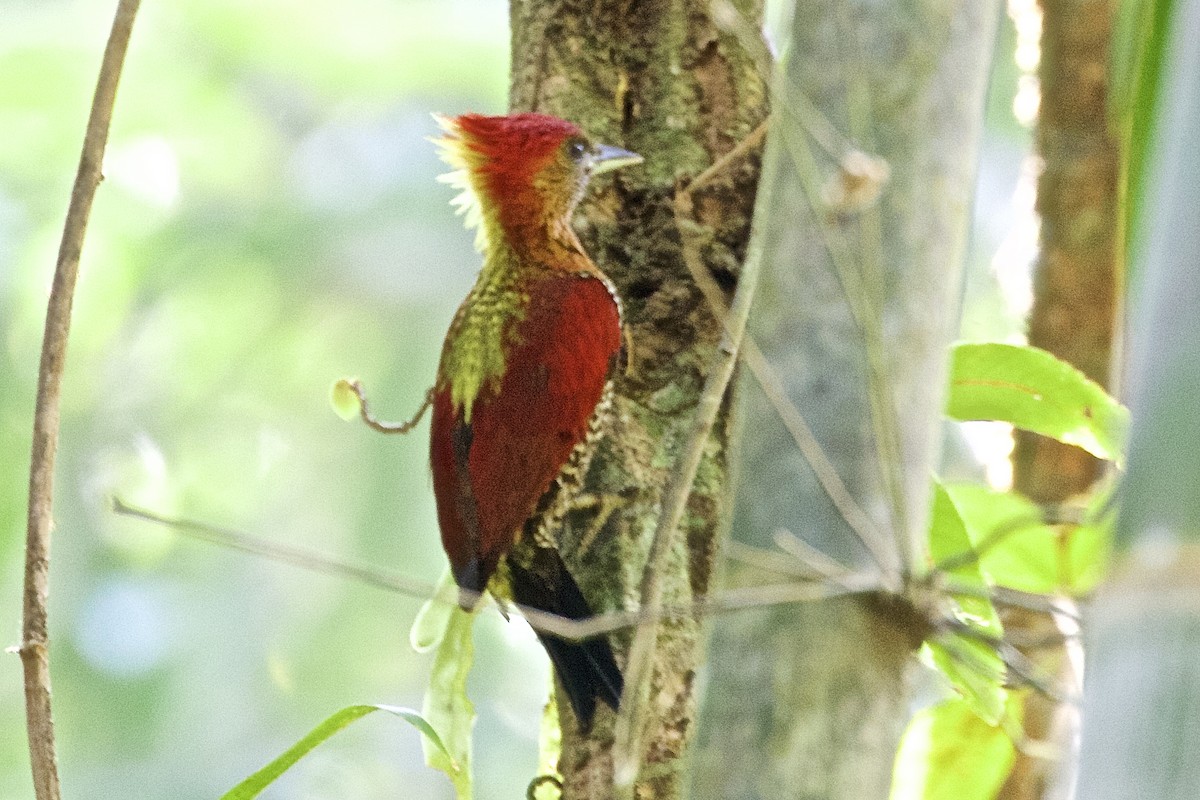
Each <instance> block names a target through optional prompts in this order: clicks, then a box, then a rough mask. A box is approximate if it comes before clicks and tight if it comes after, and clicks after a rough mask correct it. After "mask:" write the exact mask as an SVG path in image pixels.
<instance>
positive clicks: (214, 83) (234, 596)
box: [0, 0, 1028, 800]
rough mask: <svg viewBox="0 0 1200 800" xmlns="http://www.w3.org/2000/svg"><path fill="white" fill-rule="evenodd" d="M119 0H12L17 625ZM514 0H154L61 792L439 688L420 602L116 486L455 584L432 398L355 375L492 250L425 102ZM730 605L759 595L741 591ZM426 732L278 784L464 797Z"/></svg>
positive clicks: (442, 101) (201, 785)
mask: <svg viewBox="0 0 1200 800" xmlns="http://www.w3.org/2000/svg"><path fill="white" fill-rule="evenodd" d="M113 6H114V4H113V3H109V2H100V3H98V2H82V0H59V1H54V0H37V1H36V2H35V0H0V442H2V443H3V446H2V447H0V532H2V533H3V540H2V541H3V549H2V550H0V558H3V567H4V569H3V572H2V573H0V608H4V609H7V612H8V619H9V631H10V633H9V639H8V641H7V642H5V644H14V645H15V644H16V643H17V642H18V639H19V613H20V611H19V609H20V581H21V572H22V545H23V539H24V515H25V497H26V482H27V470H28V453H29V437H30V425H31V419H32V412H33V400H34V391H35V381H36V373H37V362H38V351H39V347H40V341H41V331H42V318H43V314H44V313H45V302H46V297H47V291H48V286H49V281H50V277H51V273H52V268H53V263H54V258H55V252H56V249H57V242H58V237H59V234H60V230H61V225H62V219H63V215H64V213H65V209H66V203H67V198H68V195H69V191H70V185H71V181H72V179H73V176H74V171H75V166H76V161H77V158H78V148H79V144H80V141H81V138H82V132H83V127H84V122H85V119H86V115H87V111H88V106H89V103H90V97H91V92H92V88H93V86H94V82H95V76H96V69H97V66H98V63H99V54H100V51H101V48H102V47H103V43H104V39H105V36H106V35H107V31H108V26H109V24H110V21H111V14H112V11H113ZM507 48H508V22H507V7H506V4H504V3H502V2H499V0H390V1H389V0H355V2H353V3H335V2H330V1H329V0H319V1H315V2H307V3H294V2H283V1H282V0H259V1H258V2H253V3H247V2H243V1H242V0H175V1H174V2H171V3H159V2H153V0H151V1H150V2H147V3H145V4H144V5H143V7H142V11H141V13H140V16H139V19H138V20H137V23H136V25H135V28H134V35H133V41H132V45H131V49H130V55H129V58H128V61H127V64H126V71H125V76H124V78H123V81H122V85H121V90H120V93H119V95H118V101H117V110H116V116H115V122H114V126H113V130H112V136H111V140H110V143H109V151H108V156H107V159H106V168H105V174H106V180H105V182H104V183H103V184H102V186H101V188H100V192H99V195H98V198H97V202H96V206H95V210H94V213H93V216H92V221H91V225H90V228H89V231H88V237H87V243H86V246H85V248H84V255H83V263H82V272H81V278H80V283H79V287H78V292H77V296H76V305H75V316H74V328H73V331H72V339H71V348H70V354H69V360H68V368H67V373H66V376H65V380H64V385H63V420H62V444H61V447H60V452H59V463H58V477H57V494H56V519H57V531H56V535H55V541H54V550H53V567H52V575H51V594H52V599H51V634H52V647H53V649H52V670H53V675H54V699H55V704H56V705H55V710H56V717H57V730H58V735H59V742H60V753H59V755H60V763H61V768H62V774H63V780H64V784H65V789H66V796H69V797H87V798H96V799H100V798H130V797H136V798H147V799H153V798H192V797H195V798H215V797H217V796H219V795H220V794H221V793H222V792H223V791H225V790H227V789H228V788H230V787H231V786H232V785H233V784H235V783H236V782H237V781H238V780H240V779H241V778H243V777H244V776H245V775H247V774H248V773H250V772H252V771H253V770H255V769H257V768H258V767H260V766H261V765H262V764H263V763H265V762H266V761H267V760H269V759H270V758H272V757H274V756H275V755H277V754H278V753H279V752H281V751H282V750H283V749H285V748H286V747H287V746H288V745H290V744H291V743H292V742H294V741H295V740H296V739H297V738H299V737H300V736H301V735H303V733H304V732H306V731H307V730H308V729H309V728H310V727H311V726H313V725H315V724H316V723H317V722H318V721H320V720H321V719H323V718H324V717H325V716H326V715H328V714H330V713H332V712H333V711H335V710H337V709H338V708H341V707H342V706H345V705H349V704H352V703H363V702H383V703H391V704H396V705H408V706H413V707H418V708H419V707H420V703H421V694H422V690H423V686H424V683H425V678H426V674H427V670H428V668H429V658H428V657H427V656H417V655H415V654H414V653H413V652H412V651H411V649H410V648H409V646H408V643H407V631H408V627H409V625H410V623H411V621H412V618H413V615H414V613H415V612H416V609H417V608H418V606H419V604H420V601H419V600H417V599H411V598H407V597H402V596H399V595H394V594H390V593H386V592H382V591H380V590H378V589H373V588H369V587H365V586H361V585H358V584H356V583H353V582H351V581H349V580H347V579H345V578H341V577H337V576H330V575H321V574H312V573H308V572H303V571H300V570H298V569H295V568H293V567H290V566H286V565H282V564H278V563H274V562H271V561H266V560H262V559H259V558H254V557H251V556H247V555H244V554H241V553H238V552H234V551H229V550H223V549H221V548H216V547H213V546H210V545H205V544H200V543H196V542H193V541H190V540H187V539H184V538H181V537H179V536H177V535H176V534H174V533H171V532H169V531H166V530H163V529H161V528H157V527H154V526H151V525H148V524H146V523H142V522H137V521H133V520H128V519H122V518H118V517H115V516H114V515H113V514H112V513H111V512H110V511H108V510H107V509H108V505H107V504H108V498H109V497H110V496H112V495H113V494H119V495H121V496H122V497H123V498H124V499H126V500H127V501H129V502H131V503H134V504H137V505H141V506H144V507H147V508H150V509H153V510H156V511H158V512H161V513H164V514H168V515H175V516H182V517H189V518H194V519H199V520H204V521H207V522H211V523H214V524H218V525H224V526H229V527H234V528H237V529H240V530H244V531H246V532H249V533H252V534H254V535H257V536H261V537H263V538H266V539H269V540H274V541H278V542H284V543H289V544H295V545H303V546H306V547H310V548H313V549H316V550H320V551H322V552H326V553H329V554H331V555H336V556H338V557H340V558H345V559H350V560H355V561H359V562H362V563H367V564H373V565H376V566H378V567H380V568H383V569H389V570H394V571H397V572H401V573H403V574H405V575H407V576H410V577H414V578H420V579H425V580H428V581H430V582H432V581H434V580H435V579H436V578H437V576H438V575H439V573H440V572H441V569H442V564H443V556H442V554H441V551H440V547H439V545H438V539H437V533H436V524H435V520H434V515H433V505H432V497H431V493H430V484H429V478H428V473H427V469H426V466H425V433H424V430H425V429H424V428H422V429H420V430H419V431H418V432H417V433H416V434H414V435H413V436H410V437H384V436H380V435H378V434H375V433H373V432H371V431H369V430H367V429H366V428H365V427H364V426H362V425H359V424H347V423H345V422H342V421H341V420H339V419H338V418H337V417H336V416H335V415H334V414H333V412H332V410H331V409H330V406H329V402H328V391H329V387H330V385H331V383H332V382H333V381H334V380H335V379H337V378H339V377H342V376H357V377H359V378H361V379H362V380H363V381H364V383H365V385H366V387H367V389H368V392H369V395H370V397H371V399H372V400H373V402H374V404H375V407H376V410H377V412H378V413H379V414H380V415H382V416H385V417H390V418H404V417H407V416H408V415H409V414H410V413H411V412H412V411H413V410H415V409H416V408H417V407H418V405H419V403H420V401H421V398H422V396H423V394H424V392H425V390H426V388H427V387H428V385H429V384H430V383H431V380H432V377H433V374H434V369H435V365H436V358H437V355H438V348H439V346H440V341H441V337H442V335H443V332H444V331H445V328H446V326H447V325H448V323H449V320H450V318H451V315H452V314H453V312H454V309H455V307H456V306H457V303H458V301H459V299H460V298H461V297H462V295H463V294H464V293H465V292H466V291H467V289H468V287H469V286H470V283H471V281H472V279H473V277H474V273H475V270H476V268H477V265H478V260H477V257H476V254H475V253H474V252H473V250H472V247H471V239H472V237H471V236H470V235H468V234H466V233H464V232H463V231H462V228H461V222H460V220H459V219H458V218H456V217H455V216H453V214H452V212H451V210H450V208H449V206H448V205H447V203H448V201H449V199H450V197H451V194H452V192H451V190H450V189H449V188H447V187H446V186H444V185H442V184H439V183H437V182H436V181H435V180H434V178H435V176H436V175H437V174H439V173H441V172H443V171H444V168H443V166H442V165H441V164H440V163H439V162H438V161H437V158H436V156H435V152H434V148H433V146H432V145H431V144H430V143H429V142H428V141H426V138H425V137H427V136H430V135H434V134H435V133H436V128H435V125H434V123H433V121H432V120H431V119H430V116H429V112H430V111H444V112H449V113H455V112H461V111H464V110H468V109H471V110H480V111H487V112H496V113H499V112H500V111H502V110H503V109H504V108H505V105H506V98H505V93H506V89H507V81H508V76H507V63H508V51H507ZM1011 53H1012V32H1011V30H1006V43H1005V44H1002V46H1001V47H1000V48H999V54H998V57H997V65H998V69H999V70H1000V77H999V78H998V79H997V81H996V83H995V86H996V88H995V89H994V92H993V95H994V97H993V103H992V106H993V110H992V113H991V117H992V118H993V125H992V126H991V128H990V131H991V135H990V138H989V140H988V145H987V149H986V156H985V164H984V166H983V173H982V175H981V195H980V202H979V208H978V209H977V217H978V218H979V219H981V220H983V221H985V223H986V224H983V225H981V226H979V227H978V228H977V231H976V237H975V239H976V241H975V253H976V258H975V273H976V274H977V275H979V276H984V279H981V280H979V282H977V283H975V284H973V285H972V288H971V290H970V291H969V293H968V310H969V311H970V308H972V307H973V308H976V309H979V313H976V314H974V315H973V316H972V317H971V318H972V319H973V320H974V322H972V323H971V324H972V325H973V326H974V327H973V328H970V329H969V332H970V333H971V334H972V336H973V338H988V337H992V336H996V335H997V333H998V332H1004V331H1008V330H1011V326H1012V320H1013V319H1015V317H1014V316H1013V313H1012V312H1011V311H1009V310H1006V309H1005V306H1004V304H1003V302H1002V295H1001V293H1000V292H999V291H998V290H997V289H996V283H995V281H993V280H990V278H988V277H987V276H989V275H990V273H989V265H990V264H991V258H992V254H993V253H995V252H996V249H997V247H998V246H999V243H1000V241H1001V239H1003V238H1004V237H1005V236H1007V235H1008V230H1009V227H1010V225H1011V217H1012V215H1013V210H1012V203H1011V198H1012V196H1013V187H1014V184H1015V182H1016V176H1017V174H1018V171H1019V165H1020V161H1021V158H1022V155H1023V152H1024V147H1025V144H1026V142H1027V139H1028V134H1027V132H1026V131H1025V130H1024V129H1022V128H1021V127H1020V126H1018V125H1017V124H1016V123H1015V122H1014V121H1013V119H1012V114H1011V110H1010V109H1011V103H1012V95H1013V91H1014V89H1015V86H1016V82H1017V79H1016V68H1015V67H1014V66H1013V64H1012V56H1011ZM726 624H735V620H734V619H731V620H730V621H729V622H728V623H726ZM476 637H477V642H478V644H479V647H480V650H479V653H478V656H477V659H478V660H477V664H478V666H477V668H476V670H475V672H474V674H473V679H472V680H473V686H472V692H473V697H474V699H475V702H476V704H477V707H478V711H479V715H480V720H479V725H478V728H477V739H476V759H477V762H476V771H477V777H478V780H477V786H478V794H477V796H478V797H479V798H481V799H482V800H489V799H490V798H514V797H520V796H523V794H524V787H525V784H526V782H527V781H528V779H529V778H530V776H531V775H533V774H534V770H535V764H536V736H537V726H538V723H539V708H540V704H541V702H542V700H543V698H544V696H545V690H546V687H547V681H548V668H547V666H546V664H545V658H544V656H543V655H542V653H541V651H540V649H538V648H537V647H536V645H534V644H533V637H532V635H531V634H530V633H529V631H528V629H527V628H526V627H525V626H524V625H523V624H504V623H502V622H500V621H499V620H498V618H496V617H495V616H494V615H492V616H489V617H487V618H485V621H484V623H483V624H481V625H479V626H478V627H477V632H476ZM0 665H2V666H0V720H2V721H3V724H2V725H0V798H24V797H29V796H31V794H32V790H31V785H30V780H29V776H28V775H29V770H28V765H27V755H26V748H25V734H24V718H23V699H22V694H21V685H22V683H21V670H20V663H19V661H18V659H17V657H16V656H15V655H9V656H8V657H6V658H4V659H2V660H0ZM451 796H452V793H451V790H450V786H449V783H448V782H447V781H446V780H445V779H444V778H443V776H441V775H440V774H439V773H435V772H433V771H431V770H429V769H427V768H426V767H425V766H424V765H423V762H422V757H421V750H420V744H419V740H418V735H417V733H416V732H415V731H413V730H412V729H410V728H408V727H407V726H406V725H404V724H403V723H402V722H399V721H398V720H396V719H393V718H387V717H384V716H372V717H369V718H368V719H366V720H364V721H362V722H360V723H358V724H356V725H354V726H352V727H351V728H350V729H348V730H347V731H345V732H343V733H341V734H339V735H338V736H337V737H335V738H334V739H333V740H331V741H330V742H329V743H327V744H325V745H324V746H322V747H321V748H320V749H319V750H317V751H316V752H315V753H314V754H313V755H312V756H310V757H308V758H307V759H305V760H303V761H302V762H301V763H300V764H299V765H298V766H297V767H296V768H295V769H293V770H292V771H291V772H290V773H288V774H287V775H286V776H285V777H284V778H283V779H281V780H280V781H279V782H278V783H277V784H276V785H274V786H273V787H272V788H271V789H270V790H268V793H267V794H265V795H264V797H270V798H314V799H316V798H345V797H354V798H360V799H361V800H370V799H371V798H396V797H421V798H438V797H446V798H448V797H451Z"/></svg>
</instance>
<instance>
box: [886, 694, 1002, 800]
mask: <svg viewBox="0 0 1200 800" xmlns="http://www.w3.org/2000/svg"><path fill="white" fill-rule="evenodd" d="M1016 755H1017V751H1016V747H1015V746H1014V745H1013V742H1012V739H1011V738H1009V736H1008V734H1007V733H1005V732H1004V730H1003V729H1002V728H1000V727H997V726H994V725H989V724H988V723H987V722H985V721H984V720H982V719H980V718H979V717H978V716H977V715H976V714H975V712H974V711H973V710H972V708H971V706H970V705H969V704H968V703H966V702H964V701H962V700H959V699H951V700H945V701H943V702H941V703H938V704H937V705H935V706H932V707H931V708H926V709H924V710H922V711H920V712H918V713H917V714H916V716H914V717H913V720H912V722H910V723H909V726H908V730H906V731H905V732H904V737H903V738H902V739H901V740H900V749H899V750H898V751H897V753H896V766H895V769H894V772H893V778H892V792H891V796H890V800H992V798H994V797H995V796H996V792H997V791H999V789H1000V787H1001V785H1003V783H1004V780H1005V778H1007V777H1008V771H1009V769H1011V768H1012V765H1013V761H1014V760H1015V759H1016Z"/></svg>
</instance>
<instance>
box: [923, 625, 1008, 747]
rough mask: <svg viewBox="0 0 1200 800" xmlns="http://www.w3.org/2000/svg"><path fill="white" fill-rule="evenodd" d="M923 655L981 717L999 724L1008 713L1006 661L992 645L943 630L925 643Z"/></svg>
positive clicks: (989, 722)
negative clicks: (1005, 710) (934, 638)
mask: <svg viewBox="0 0 1200 800" xmlns="http://www.w3.org/2000/svg"><path fill="white" fill-rule="evenodd" d="M921 657H922V658H923V659H924V660H925V661H926V662H927V663H929V664H931V665H932V666H933V668H934V669H936V670H937V671H938V672H940V673H942V675H944V676H945V677H946V680H948V681H950V684H951V685H952V686H953V687H954V689H955V691H957V692H958V693H959V696H960V697H961V699H962V701H963V702H964V703H966V704H967V705H968V706H969V707H970V708H971V711H972V712H974V713H975V714H976V715H977V716H978V717H979V718H980V719H982V720H984V721H985V722H987V723H988V724H991V725H995V724H996V723H998V722H999V721H1000V719H1001V718H1002V717H1003V716H1004V703H1005V701H1006V700H1007V699H1008V691H1007V690H1006V689H1005V688H1004V662H1003V661H1002V660H1001V659H1000V656H999V655H997V653H996V651H995V650H993V649H992V648H991V647H990V646H989V645H987V644H986V643H984V642H980V641H977V640H975V639H971V638H968V637H966V636H963V635H961V634H942V635H941V636H939V637H938V638H937V639H936V640H934V641H928V642H926V643H925V644H924V646H923V647H922V650H921Z"/></svg>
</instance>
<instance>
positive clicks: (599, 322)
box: [431, 274, 621, 591]
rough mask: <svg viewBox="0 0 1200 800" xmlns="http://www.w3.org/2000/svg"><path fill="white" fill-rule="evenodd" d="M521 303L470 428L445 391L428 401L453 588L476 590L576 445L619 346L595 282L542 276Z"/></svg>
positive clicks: (612, 308) (608, 302) (610, 303)
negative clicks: (499, 373) (495, 383)
mask: <svg viewBox="0 0 1200 800" xmlns="http://www.w3.org/2000/svg"><path fill="white" fill-rule="evenodd" d="M528 296H529V303H528V306H527V307H526V311H525V316H524V318H523V319H522V320H520V322H518V323H517V324H516V331H515V334H516V335H515V337H514V339H513V343H512V344H511V345H509V346H508V351H507V359H506V364H505V372H504V375H503V377H502V378H501V379H500V386H499V391H498V392H492V391H489V389H488V387H484V389H483V390H482V391H481V393H480V396H479V397H478V398H477V399H476V400H475V404H474V406H473V409H472V412H471V421H470V423H467V422H465V421H464V420H463V417H462V412H461V409H455V408H454V407H453V404H452V402H451V400H450V392H449V388H448V387H439V390H438V392H437V393H436V396H435V398H434V406H433V430H432V447H431V462H432V465H433V481H434V494H435V495H436V497H437V504H438V521H439V523H440V525H441V529H442V542H443V544H444V545H445V548H446V553H447V555H448V556H449V557H450V563H451V567H452V569H453V571H454V576H455V579H456V581H457V582H458V584H459V586H462V587H464V588H468V589H474V590H476V591H482V590H483V589H484V588H485V587H486V586H487V582H488V579H489V578H490V577H491V575H492V573H493V571H494V570H495V569H496V564H497V562H498V561H499V559H500V557H501V556H502V555H503V554H504V553H505V551H507V550H508V548H509V547H511V546H512V544H513V541H514V540H515V538H516V536H517V533H518V532H519V531H520V530H521V528H522V526H523V525H524V524H525V521H526V520H528V519H529V517H530V516H531V515H533V514H534V512H535V510H536V508H537V504H538V500H539V498H541V496H542V495H543V494H544V493H545V492H546V491H547V489H548V488H549V487H550V483H551V481H553V480H554V478H555V477H556V476H558V474H559V472H560V471H561V470H562V468H563V466H564V465H565V464H566V463H567V461H568V460H569V459H570V457H571V451H572V450H573V449H574V448H575V446H576V445H577V444H579V443H581V442H583V441H584V439H585V438H586V436H587V432H588V422H589V420H590V419H591V417H592V413H593V412H594V411H595V410H596V406H597V404H598V403H599V402H600V399H601V397H602V395H603V393H604V387H605V385H606V383H607V382H608V380H609V378H610V373H611V371H612V369H613V366H614V364H615V363H616V360H617V357H618V354H619V352H620V348H621V323H620V312H619V310H618V307H617V303H616V300H615V298H614V297H613V295H612V293H611V292H610V291H609V289H608V287H607V286H606V284H605V283H604V282H603V281H602V280H600V279H599V278H596V277H593V276H589V275H582V274H581V275H572V274H567V275H562V276H555V277H552V278H545V279H542V280H539V281H537V282H536V283H534V284H533V285H531V286H530V287H529V291H528Z"/></svg>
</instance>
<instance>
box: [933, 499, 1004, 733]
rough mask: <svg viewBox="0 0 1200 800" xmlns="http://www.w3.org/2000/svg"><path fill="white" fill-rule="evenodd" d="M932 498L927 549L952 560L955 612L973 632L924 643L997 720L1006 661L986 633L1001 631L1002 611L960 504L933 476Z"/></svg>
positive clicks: (996, 635)
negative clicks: (995, 602) (992, 596)
mask: <svg viewBox="0 0 1200 800" xmlns="http://www.w3.org/2000/svg"><path fill="white" fill-rule="evenodd" d="M933 492H934V493H933V504H932V511H931V516H930V523H929V552H930V556H931V557H932V558H933V560H934V562H935V563H937V564H942V565H950V564H952V565H953V566H949V567H947V568H946V572H947V575H948V577H949V579H950V580H951V581H952V582H953V584H954V586H955V588H958V589H959V590H960V591H959V592H958V593H957V594H955V595H954V596H953V599H954V601H955V603H956V608H955V610H954V615H955V617H956V618H957V620H958V621H959V622H960V623H962V624H963V625H964V626H966V628H968V629H969V632H963V633H954V632H945V633H939V634H938V635H937V637H936V638H935V639H933V640H931V641H929V642H926V645H925V656H926V659H927V661H928V662H929V663H931V664H932V666H933V667H934V668H935V669H937V670H938V671H939V672H941V673H942V674H943V675H945V676H946V678H947V679H948V680H949V681H950V683H951V684H952V685H953V686H954V688H955V689H956V690H957V691H958V692H959V693H960V694H961V695H962V696H963V698H964V699H965V700H966V701H967V702H968V703H969V704H970V706H971V708H972V709H973V710H974V711H975V713H976V714H978V715H979V716H980V717H982V718H983V719H985V720H987V721H988V722H991V723H995V722H997V721H998V720H999V719H1000V717H1001V715H1002V713H1003V710H1004V701H1005V698H1006V696H1007V694H1006V692H1005V690H1004V686H1003V682H1004V663H1003V661H1002V660H1001V659H1000V656H999V655H998V654H997V653H996V652H995V650H994V649H992V647H991V646H990V645H989V644H988V643H987V642H985V641H983V640H984V639H991V640H999V639H1000V638H1001V637H1002V636H1003V630H1002V628H1001V625H1000V616H999V615H998V614H997V613H996V609H995V607H994V606H993V605H992V601H991V600H989V599H988V597H987V591H988V584H987V582H986V580H985V579H984V576H983V571H982V569H981V568H980V564H979V560H978V559H977V558H975V557H974V555H973V546H972V543H971V538H970V536H969V535H968V534H967V528H966V526H965V525H964V524H963V520H962V517H961V516H960V515H959V512H958V508H957V507H956V506H955V505H954V501H953V500H952V499H951V497H950V494H949V493H948V492H947V491H946V489H945V487H944V486H942V485H941V484H940V483H938V482H937V481H934V489H933Z"/></svg>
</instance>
